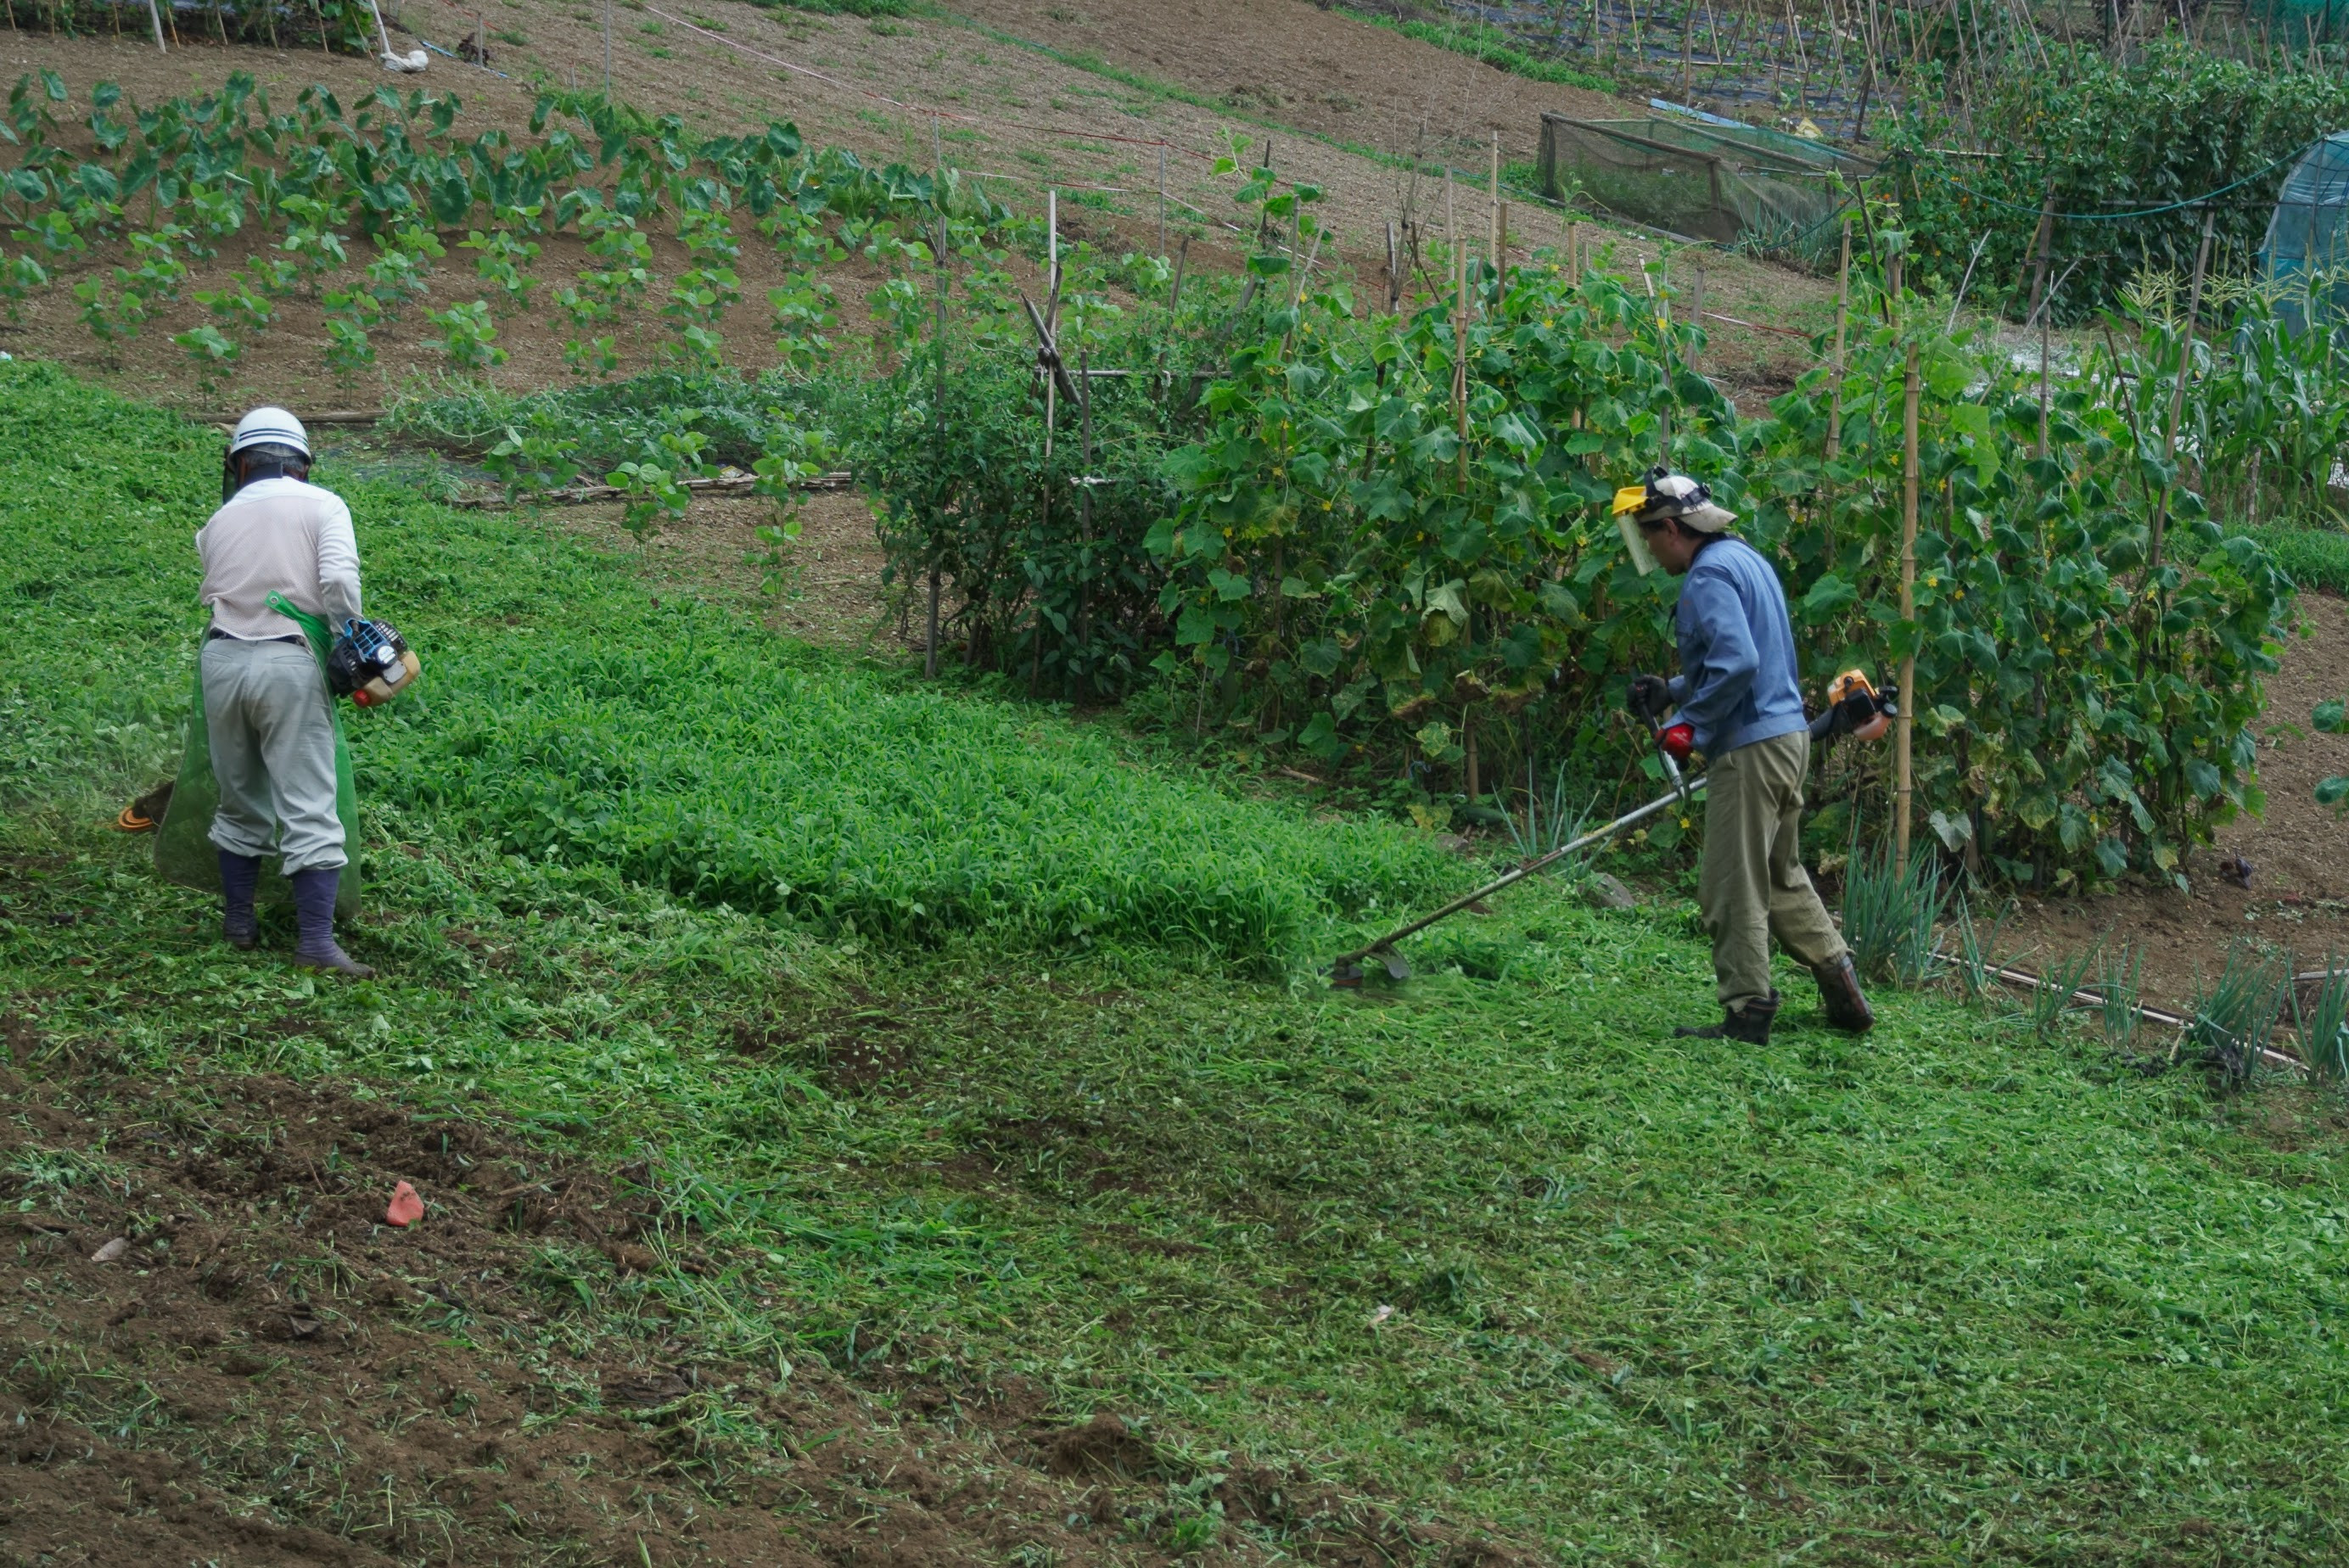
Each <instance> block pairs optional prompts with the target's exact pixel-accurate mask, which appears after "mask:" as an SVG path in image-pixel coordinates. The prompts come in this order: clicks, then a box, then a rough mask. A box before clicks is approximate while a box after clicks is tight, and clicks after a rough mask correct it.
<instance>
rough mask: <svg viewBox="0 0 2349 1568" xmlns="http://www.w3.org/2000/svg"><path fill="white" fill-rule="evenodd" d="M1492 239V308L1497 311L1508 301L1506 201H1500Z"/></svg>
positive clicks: (1507, 224)
mask: <svg viewBox="0 0 2349 1568" xmlns="http://www.w3.org/2000/svg"><path fill="white" fill-rule="evenodd" d="M1493 239H1494V242H1495V243H1494V248H1493V273H1494V277H1493V308H1494V309H1495V310H1496V311H1497V310H1499V309H1500V308H1501V307H1502V306H1503V305H1505V304H1508V301H1509V204H1508V203H1507V202H1506V201H1504V202H1502V203H1501V221H1500V223H1499V225H1498V232H1496V233H1495V235H1494V236H1493Z"/></svg>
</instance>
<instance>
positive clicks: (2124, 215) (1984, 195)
mask: <svg viewBox="0 0 2349 1568" xmlns="http://www.w3.org/2000/svg"><path fill="white" fill-rule="evenodd" d="M2322 140H2323V138H2322V137H2319V138H2318V139H2317V141H2312V142H2310V143H2309V144H2308V146H2307V147H2302V148H2299V149H2297V150H2294V151H2291V152H2287V153H2285V154H2284V155H2283V156H2282V158H2279V159H2277V160H2275V161H2274V162H2273V163H2271V164H2269V165H2268V166H2267V167H2266V168H2264V169H2259V170H2253V171H2252V172H2251V173H2249V174H2246V175H2244V176H2243V177H2242V178H2241V179H2240V180H2238V181H2233V182H2232V183H2231V184H2227V185H2221V186H2220V187H2219V189H2217V190H2216V191H2204V192H2203V193H2202V194H2201V195H2199V196H2189V197H2188V198H2187V199H2186V200H2185V201H2172V202H2170V203H2169V204H2168V205H2167V206H2163V207H2145V208H2140V209H2139V210H2138V211H2134V212H2055V213H2052V214H2050V216H2052V217H2055V218H2060V219H2063V220H2064V221H2065V222H2073V223H2125V222H2130V221H2132V220H2134V219H2137V218H2158V217H2159V216H2161V215H2162V214H2163V213H2164V212H2177V211H2183V210H2184V209H2186V208H2188V207H2199V206H2200V205H2201V204H2202V203H2203V202H2205V201H2210V200H2211V199H2212V198H2214V197H2219V196H2224V195H2225V194H2226V193H2227V192H2228V191H2234V190H2238V189H2240V187H2242V186H2245V185H2249V184H2250V183H2251V181H2254V180H2260V179H2263V178H2265V177H2266V176H2268V175H2270V174H2272V173H2274V172H2275V171H2276V170H2279V169H2281V168H2282V167H2283V166H2284V165H2285V164H2287V163H2292V162H2296V161H2298V160H2300V159H2302V158H2305V157H2306V156H2307V155H2308V152H2309V150H2310V149H2311V148H2313V147H2315V146H2316V145H2317V143H2318V142H2321V141H2322ZM1912 167H1913V166H1912ZM1941 178H1942V179H1944V180H1947V181H1949V182H1950V183H1951V184H1952V185H1954V186H1956V187H1957V188H1958V189H1959V190H1961V191H1964V192H1965V193H1966V194H1967V195H1969V196H1971V197H1972V198H1973V199H1974V200H1975V201H1987V202H1989V203H1990V204H1991V205H1992V206H1993V207H2003V208H2005V209H2006V210H2007V211H2010V212H2028V213H2030V214H2031V215H2032V216H2033V217H2034V218H2035V217H2037V216H2039V213H2040V209H2038V208H2036V207H2026V206H2023V205H2022V204H2021V203H2019V202H2014V201H2007V200H2005V199H2004V198H2003V197H1999V196H1992V195H1991V194H1990V193H1989V192H1987V191H1977V190H1975V189H1974V188H1973V187H1972V186H1971V185H1968V184H1966V183H1965V182H1964V181H1961V180H1959V179H1957V178H1956V177H1955V176H1953V175H1948V174H1944V175H1943V176H1942V177H1941Z"/></svg>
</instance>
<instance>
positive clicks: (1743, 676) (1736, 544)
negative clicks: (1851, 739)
mask: <svg viewBox="0 0 2349 1568" xmlns="http://www.w3.org/2000/svg"><path fill="white" fill-rule="evenodd" d="M1676 625H1677V629H1678V631H1679V633H1680V641H1681V673H1680V674H1679V675H1676V676H1673V677H1672V679H1671V694H1672V701H1673V702H1674V703H1676V704H1678V705H1679V707H1680V717H1682V718H1683V719H1685V720H1687V721H1688V723H1689V724H1690V725H1692V727H1694V728H1695V730H1696V748H1697V749H1698V750H1699V751H1702V752H1703V753H1704V754H1705V755H1706V756H1707V757H1723V756H1725V755H1727V754H1728V753H1730V752H1732V751H1734V750H1736V749H1737V748H1739V747H1741V746H1751V745H1753V744H1754V742H1755V741H1757V740H1770V739H1774V738H1776V737H1778V736H1781V735H1792V734H1793V733H1794V732H1795V731H1796V730H1798V729H1804V728H1807V727H1808V723H1807V721H1806V719H1805V718H1804V717H1803V690H1802V686H1801V685H1800V684H1799V682H1797V680H1796V679H1795V628H1794V624H1793V623H1792V622H1791V621H1789V620H1788V619H1787V615H1786V593H1785V589H1783V588H1781V587H1779V586H1778V574H1777V573H1775V572H1774V571H1772V570H1771V567H1770V563H1769V562H1767V561H1765V560H1764V559H1763V558H1762V555H1761V553H1760V552H1757V551H1756V550H1755V549H1754V547H1753V546H1752V545H1750V544H1748V543H1746V542H1744V540H1742V539H1734V538H1732V537H1730V536H1729V535H1727V534H1723V536H1721V537H1720V538H1718V539H1716V540H1714V541H1713V542H1711V543H1709V544H1707V545H1706V546H1705V547H1704V548H1703V549H1702V550H1700V551H1699V552H1697V557H1696V561H1695V562H1694V563H1692V565H1691V566H1690V567H1689V569H1688V575H1687V576H1685V577H1683V578H1682V579H1681V603H1680V610H1679V612H1678V614H1677V617H1676Z"/></svg>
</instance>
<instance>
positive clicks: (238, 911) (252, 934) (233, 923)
mask: <svg viewBox="0 0 2349 1568" xmlns="http://www.w3.org/2000/svg"><path fill="white" fill-rule="evenodd" d="M216 852H217V853H218V854H219V856H220V873H221V934H222V936H224V937H226V938H227V939H228V944H229V945H230V946H231V947H234V948H237V949H240V950H242V951H243V952H247V953H250V952H251V951H252V950H253V949H254V948H255V947H257V946H259V945H260V944H261V918H260V916H258V915H256V914H254V913H253V894H254V889H256V888H258V887H259V886H260V885H261V857H260V856H259V855H233V854H231V853H229V852H228V851H226V850H220V851H216Z"/></svg>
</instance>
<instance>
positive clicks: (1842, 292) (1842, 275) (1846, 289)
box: [1826, 218, 1851, 571]
mask: <svg viewBox="0 0 2349 1568" xmlns="http://www.w3.org/2000/svg"><path fill="white" fill-rule="evenodd" d="M1850 321H1851V220H1850V219H1849V218H1846V219H1845V220H1844V221H1843V259H1842V260H1841V261H1840V262H1838V263H1836V330H1835V354H1834V356H1833V357H1832V358H1830V359H1829V360H1828V361H1827V447H1826V460H1827V461H1829V462H1833V461H1835V460H1836V459H1837V457H1838V456H1840V455H1841V454H1842V451H1843V342H1844V333H1845V331H1846V330H1847V327H1848V325H1849V324H1850ZM1828 569H1829V570H1830V571H1832V570H1833V569H1834V562H1832V561H1830V562H1828Z"/></svg>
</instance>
